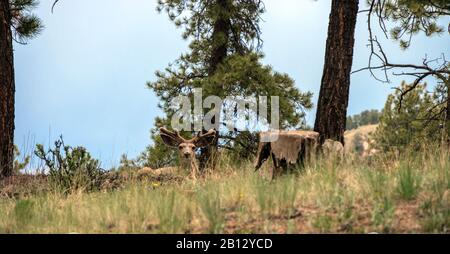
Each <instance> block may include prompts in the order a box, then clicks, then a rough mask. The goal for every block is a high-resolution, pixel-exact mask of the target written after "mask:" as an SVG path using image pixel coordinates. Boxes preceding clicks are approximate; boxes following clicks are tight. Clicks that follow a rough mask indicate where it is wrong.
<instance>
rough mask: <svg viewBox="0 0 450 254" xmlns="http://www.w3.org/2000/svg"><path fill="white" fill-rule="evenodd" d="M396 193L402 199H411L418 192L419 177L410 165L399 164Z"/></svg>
mask: <svg viewBox="0 0 450 254" xmlns="http://www.w3.org/2000/svg"><path fill="white" fill-rule="evenodd" d="M397 181H398V183H397V193H398V194H399V196H400V197H401V198H402V199H405V200H412V199H414V198H416V196H417V194H418V193H419V188H420V183H421V178H420V176H419V174H418V173H417V172H416V171H415V169H414V168H411V166H410V165H400V169H399V171H398V175H397Z"/></svg>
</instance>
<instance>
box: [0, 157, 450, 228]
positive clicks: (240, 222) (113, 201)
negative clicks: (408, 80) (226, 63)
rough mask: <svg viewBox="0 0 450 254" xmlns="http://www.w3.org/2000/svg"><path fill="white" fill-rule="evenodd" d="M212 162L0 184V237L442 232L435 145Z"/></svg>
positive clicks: (448, 209)
mask: <svg viewBox="0 0 450 254" xmlns="http://www.w3.org/2000/svg"><path fill="white" fill-rule="evenodd" d="M269 164H270V161H269V163H266V165H265V166H264V167H263V168H262V169H261V172H260V173H255V172H253V167H252V163H251V162H250V161H249V162H240V164H239V165H236V162H234V160H232V159H222V160H221V162H220V165H219V166H218V169H217V170H216V171H214V172H212V173H211V172H210V173H206V174H205V175H204V176H202V177H201V178H200V179H198V180H196V181H194V180H190V179H183V180H181V181H180V180H179V179H175V180H173V179H171V178H169V179H161V178H159V179H153V178H145V179H140V180H138V179H136V178H134V177H127V178H124V179H127V180H124V181H123V183H122V185H121V186H120V187H117V188H110V189H108V188H106V189H104V190H102V191H97V192H91V193H85V192H81V191H75V192H73V193H71V194H68V195H63V194H60V193H59V192H55V191H51V188H49V186H48V183H47V181H46V179H45V176H18V177H15V178H11V179H6V180H3V181H2V182H0V233H74V232H75V233H311V232H315V233H370V232H379V233H422V232H433V233H449V232H450V154H449V151H444V150H441V149H428V150H426V151H422V152H416V153H411V154H408V155H406V154H403V155H402V156H401V157H395V156H393V155H386V154H379V155H377V156H376V157H372V158H367V159H360V158H346V161H344V162H341V163H336V162H333V161H318V162H316V163H313V164H312V165H309V166H307V167H306V168H303V169H300V170H298V171H296V173H290V174H286V175H284V176H281V177H279V178H277V179H276V180H273V181H270V180H268V179H267V177H266V173H267V171H268V167H269Z"/></svg>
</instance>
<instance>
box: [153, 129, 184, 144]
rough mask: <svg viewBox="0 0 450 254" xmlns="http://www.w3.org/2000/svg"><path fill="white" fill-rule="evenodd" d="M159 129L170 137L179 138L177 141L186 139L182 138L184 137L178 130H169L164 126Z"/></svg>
mask: <svg viewBox="0 0 450 254" xmlns="http://www.w3.org/2000/svg"><path fill="white" fill-rule="evenodd" d="M159 131H160V132H161V133H162V134H165V135H167V136H170V137H172V138H173V139H175V140H179V141H180V142H182V143H184V142H186V139H184V138H183V137H182V136H181V135H180V132H179V131H175V132H172V131H169V130H168V129H166V128H164V127H161V128H159Z"/></svg>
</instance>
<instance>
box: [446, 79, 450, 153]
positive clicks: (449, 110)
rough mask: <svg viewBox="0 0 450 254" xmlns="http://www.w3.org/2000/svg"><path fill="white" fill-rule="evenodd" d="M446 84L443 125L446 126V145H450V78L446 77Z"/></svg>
mask: <svg viewBox="0 0 450 254" xmlns="http://www.w3.org/2000/svg"><path fill="white" fill-rule="evenodd" d="M446 82H447V83H446V85H447V111H446V114H445V127H446V128H447V129H446V131H447V133H446V134H447V137H446V138H447V145H449V146H450V79H447V81H446Z"/></svg>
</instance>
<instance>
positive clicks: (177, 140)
mask: <svg viewBox="0 0 450 254" xmlns="http://www.w3.org/2000/svg"><path fill="white" fill-rule="evenodd" d="M159 131H160V136H161V139H162V141H163V142H164V144H166V145H167V146H169V147H173V148H177V149H178V154H179V156H180V168H181V169H185V170H186V169H188V170H190V171H191V177H192V178H194V179H195V178H197V174H198V165H197V161H196V157H195V150H196V149H197V148H202V147H207V146H208V145H210V144H211V143H212V141H213V140H214V138H215V136H216V131H215V130H213V129H211V130H209V131H208V132H206V133H204V134H202V133H201V132H199V133H198V134H197V136H195V137H193V138H191V139H185V138H183V137H182V136H180V133H179V132H178V131H175V132H172V131H169V130H167V129H166V128H163V127H162V128H160V129H159ZM140 171H142V172H141V173H146V172H149V171H151V172H153V173H156V174H160V173H165V172H169V173H173V172H174V171H176V168H174V167H167V168H160V169H155V170H153V169H149V168H143V169H141V170H140Z"/></svg>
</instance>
